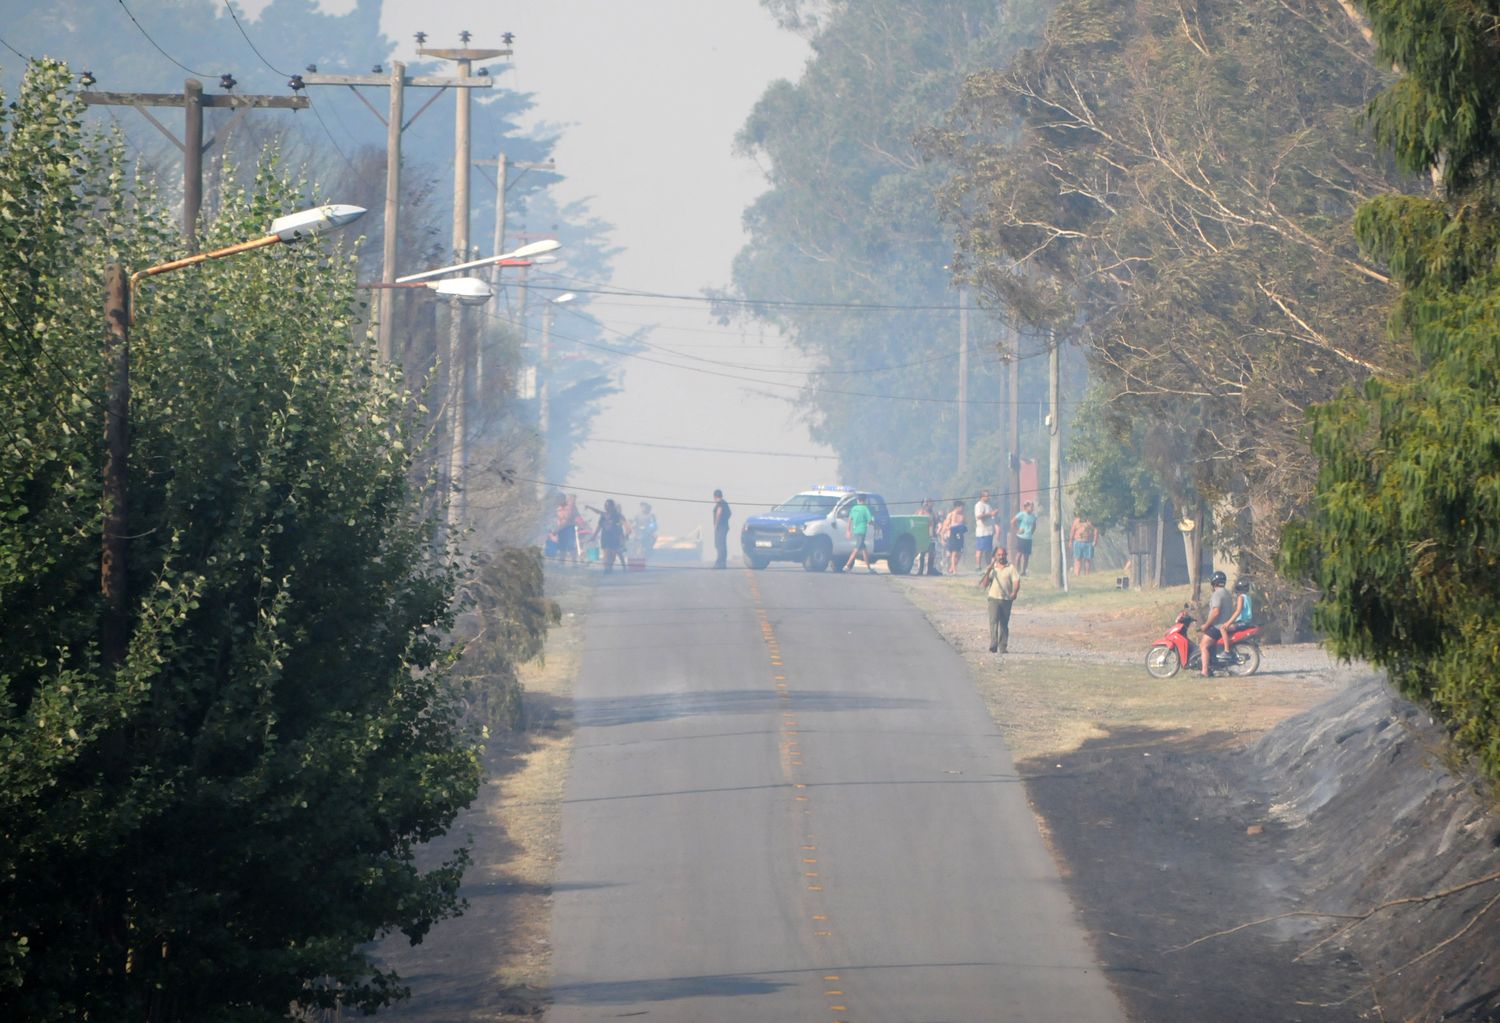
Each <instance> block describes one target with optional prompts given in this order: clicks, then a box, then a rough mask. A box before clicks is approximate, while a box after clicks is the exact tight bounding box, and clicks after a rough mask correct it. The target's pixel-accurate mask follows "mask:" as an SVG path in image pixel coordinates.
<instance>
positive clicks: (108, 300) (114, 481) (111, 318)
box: [99, 263, 130, 672]
mask: <svg viewBox="0 0 1500 1023" xmlns="http://www.w3.org/2000/svg"><path fill="white" fill-rule="evenodd" d="M104 289H105V290H104V329H105V334H104V347H105V352H106V355H107V357H108V360H109V364H110V376H109V397H108V401H107V404H106V407H105V413H104V415H105V419H104V551H103V554H102V557H101V560H100V563H99V584H100V589H101V590H102V591H103V593H104V629H103V635H102V636H101V637H100V650H99V652H100V654H101V656H102V659H103V661H104V668H105V670H106V671H110V672H112V671H114V670H115V669H117V668H119V667H120V665H121V664H124V663H125V647H126V636H127V635H128V629H127V628H126V618H127V615H126V608H127V604H126V594H125V585H126V583H125V581H126V574H125V559H126V557H127V556H128V555H129V553H130V541H129V539H128V536H129V532H128V530H127V523H126V517H125V507H126V506H125V500H126V497H127V488H128V485H129V476H128V472H129V469H128V459H129V450H130V440H129V436H128V434H127V433H126V431H127V430H128V429H129V425H128V424H129V414H130V411H129V410H130V287H129V285H128V284H127V283H126V276H125V268H124V267H122V266H121V265H120V264H119V263H110V264H109V265H108V266H106V267H105V268H104Z"/></svg>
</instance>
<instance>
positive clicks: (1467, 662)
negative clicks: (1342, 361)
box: [1284, 0, 1500, 777]
mask: <svg viewBox="0 0 1500 1023" xmlns="http://www.w3.org/2000/svg"><path fill="white" fill-rule="evenodd" d="M1365 6H1366V8H1367V9H1368V10H1369V12H1370V15H1371V20H1372V22H1373V24H1374V28H1375V32H1376V36H1377V39H1378V41H1379V43H1380V46H1381V50H1382V52H1383V54H1384V56H1385V57H1387V58H1388V59H1389V60H1391V62H1392V63H1393V64H1395V65H1396V66H1398V67H1400V68H1401V69H1402V70H1403V77H1402V78H1401V80H1400V81H1399V82H1398V83H1397V84H1396V85H1395V86H1393V87H1392V88H1391V89H1390V90H1388V91H1387V92H1386V93H1385V94H1383V95H1382V96H1381V97H1380V98H1379V99H1377V101H1376V102H1375V104H1374V106H1373V112H1374V119H1375V125H1376V129H1377V133H1378V135H1379V136H1380V137H1381V138H1382V139H1383V140H1385V141H1387V142H1388V143H1390V144H1391V145H1392V147H1393V148H1394V150H1395V152H1396V155H1397V157H1398V158H1399V159H1400V160H1401V162H1402V163H1403V164H1404V165H1405V166H1406V167H1407V168H1409V169H1411V170H1415V171H1433V172H1435V174H1436V175H1437V176H1438V177H1439V178H1440V179H1441V184H1442V196H1441V198H1438V199H1425V198H1415V197H1410V196H1388V197H1384V198H1381V199H1377V200H1374V201H1372V202H1370V203H1367V204H1366V205H1365V206H1364V207H1363V208H1362V209H1361V211H1360V214H1359V218H1358V222H1357V225H1356V226H1357V229H1358V233H1359V236H1360V241H1361V242H1362V243H1363V244H1364V246H1365V247H1366V248H1367V249H1368V250H1369V251H1370V252H1371V253H1373V254H1374V255H1375V256H1376V257H1378V258H1379V259H1381V260H1382V261H1384V262H1385V263H1386V264H1387V265H1388V266H1389V267H1390V268H1391V270H1392V272H1393V273H1394V275H1395V276H1396V278H1397V279H1398V280H1399V281H1400V283H1401V284H1402V286H1403V288H1404V291H1403V294H1402V299H1401V303H1400V307H1399V309H1398V311H1397V314H1396V317H1395V320H1394V324H1393V326H1394V329H1395V331H1396V333H1397V334H1398V335H1399V336H1405V337H1406V338H1409V339H1410V341H1411V344H1412V347H1413V349H1414V351H1415V354H1416V356H1417V359H1418V363H1419V367H1420V368H1419V370H1418V371H1417V372H1416V373H1415V374H1414V375H1412V376H1410V377H1404V378H1400V379H1387V380H1380V381H1372V382H1370V383H1368V384H1367V385H1365V387H1364V388H1363V389H1362V390H1360V391H1358V392H1356V393H1350V394H1347V395H1345V396H1344V397H1341V398H1339V399H1338V400H1336V401H1333V402H1330V403H1328V404H1326V405H1324V406H1322V407H1320V408H1318V409H1316V410H1315V411H1314V412H1313V415H1312V443H1313V449H1314V451H1315V453H1316V454H1317V456H1318V458H1319V462H1320V467H1321V468H1320V475H1319V479H1318V488H1317V494H1316V499H1315V505H1314V511H1313V513H1312V515H1311V516H1310V517H1309V519H1308V520H1307V521H1305V522H1302V523H1299V524H1297V525H1296V526H1294V527H1293V528H1292V529H1291V530H1290V531H1289V533H1288V535H1287V539H1286V546H1285V551H1284V563H1285V565H1286V567H1287V568H1288V569H1290V570H1291V571H1294V572H1299V573H1302V574H1304V575H1306V576H1307V577H1309V578H1310V579H1312V580H1313V581H1314V582H1315V583H1316V584H1317V585H1318V586H1319V587H1320V588H1321V589H1322V591H1323V593H1324V598H1323V600H1322V602H1321V603H1320V604H1319V606H1318V608H1317V611H1316V619H1317V622H1318V624H1319V625H1320V626H1321V628H1322V629H1324V630H1325V631H1326V632H1327V634H1328V635H1329V637H1330V639H1331V641H1332V642H1333V644H1334V646H1335V649H1337V650H1338V652H1339V653H1340V654H1343V655H1345V656H1349V657H1364V658H1368V659H1369V660H1371V661H1372V662H1374V663H1376V664H1379V665H1381V666H1383V667H1385V668H1387V669H1388V670H1389V671H1390V673H1391V677H1392V678H1393V680H1394V681H1395V682H1396V683H1397V684H1398V685H1399V686H1400V687H1401V689H1402V690H1403V691H1404V692H1405V693H1406V694H1407V695H1409V696H1411V697H1413V698H1414V699H1418V700H1422V701H1424V702H1425V703H1427V704H1428V705H1429V706H1431V707H1433V709H1434V710H1435V711H1437V712H1438V713H1439V714H1440V715H1441V716H1442V717H1443V718H1444V719H1446V720H1447V721H1448V722H1449V723H1450V724H1451V726H1452V728H1453V730H1454V732H1455V735H1456V737H1457V738H1458V740H1459V741H1460V742H1462V743H1463V744H1464V745H1465V747H1467V748H1468V749H1471V750H1473V751H1474V752H1476V753H1477V755H1478V756H1479V758H1480V760H1481V762H1482V764H1483V766H1484V768H1485V769H1486V770H1487V771H1488V772H1489V773H1490V774H1491V775H1493V776H1495V777H1500V268H1497V265H1496V256H1497V253H1500V205H1497V198H1500V194H1497V188H1496V185H1497V180H1500V179H1497V177H1496V175H1495V172H1494V168H1495V167H1496V160H1497V157H1500V130H1497V128H1496V125H1495V121H1494V117H1493V112H1494V111H1495V109H1496V108H1497V103H1500V76H1497V73H1496V72H1497V71H1500V59H1497V55H1496V52H1495V49H1494V46H1493V45H1492V35H1491V33H1492V31H1493V26H1492V24H1491V22H1490V20H1489V16H1488V15H1482V14H1479V13H1477V12H1476V11H1475V9H1474V8H1473V7H1472V5H1467V4H1461V3H1458V2H1455V0H1431V2H1426V3H1412V2H1409V0H1366V4H1365Z"/></svg>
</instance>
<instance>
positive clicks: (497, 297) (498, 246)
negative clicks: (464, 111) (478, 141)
mask: <svg viewBox="0 0 1500 1023" xmlns="http://www.w3.org/2000/svg"><path fill="white" fill-rule="evenodd" d="M474 165H475V166H477V167H494V168H495V230H494V234H493V236H492V237H491V239H490V251H491V253H492V254H493V255H496V256H498V255H500V253H502V252H504V251H505V193H506V190H507V189H509V187H510V169H511V168H512V167H514V168H516V169H517V170H519V171H520V172H521V173H522V174H524V173H526V172H527V171H533V170H539V171H555V170H557V164H556V162H555V161H553V160H547V161H545V162H543V163H526V162H523V161H519V160H510V159H508V158H507V157H506V155H505V150H503V149H502V150H500V152H499V153H498V154H497V155H496V157H495V159H493V160H475V161H474ZM502 269H503V268H502V267H501V266H500V264H499V263H496V264H495V265H494V266H493V267H491V268H490V287H492V288H494V289H495V294H494V295H493V296H492V297H491V299H490V315H491V317H493V318H494V319H496V320H498V319H499V318H500V303H501V301H502V299H501V292H500V275H501V273H502ZM522 272H523V273H524V272H525V271H524V270H523V271H522ZM474 390H475V393H477V394H483V393H484V352H483V351H482V350H481V351H480V352H479V354H478V357H477V358H476V359H475V361H474Z"/></svg>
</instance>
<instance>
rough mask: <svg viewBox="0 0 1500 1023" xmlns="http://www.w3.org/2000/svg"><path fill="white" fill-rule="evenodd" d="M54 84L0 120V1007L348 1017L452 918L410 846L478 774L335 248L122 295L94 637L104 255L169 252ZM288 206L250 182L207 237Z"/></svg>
mask: <svg viewBox="0 0 1500 1023" xmlns="http://www.w3.org/2000/svg"><path fill="white" fill-rule="evenodd" d="M82 113H83V111H82V105H81V103H80V102H79V101H78V100H77V98H76V97H75V96H74V95H73V94H72V91H71V88H70V86H69V74H68V71H67V69H66V68H65V67H63V66H62V65H59V64H55V63H43V64H38V65H35V66H33V68H32V69H31V71H30V73H29V74H28V75H27V77H26V79H25V81H24V84H23V86H22V89H21V92H20V94H19V96H18V98H17V100H16V103H15V104H14V105H13V106H12V107H9V108H7V109H4V110H0V118H3V120H0V281H3V282H4V287H3V288H0V345H3V349H0V424H3V425H0V620H3V621H4V622H5V623H6V642H5V643H4V644H3V645H0V921H3V923H0V1015H4V1016H5V1017H6V1018H10V1019H27V1020H63V1019H68V1020H72V1019H79V1018H90V1019H119V1020H200V1019H224V1020H271V1019H280V1018H282V1017H284V1016H285V1014H286V1013H287V1012H288V1011H289V1007H290V1006H291V1005H292V1004H293V1003H302V1004H330V1003H331V1002H332V1001H333V1000H334V999H335V998H336V997H339V998H342V999H343V1000H344V1001H345V1002H346V1003H347V1004H350V1005H353V1006H357V1007H361V1008H374V1007H376V1006H378V1005H381V1004H384V1003H386V1002H388V1001H390V1000H391V999H393V998H395V997H398V996H399V995H400V993H401V987H400V983H399V979H398V978H396V977H394V976H392V975H390V974H388V973H385V972H382V971H380V970H378V969H377V968H376V967H374V966H373V965H372V964H371V962H369V961H368V959H367V958H366V956H365V954H364V953H363V952H362V951H361V948H362V946H363V945H364V944H365V943H366V942H368V941H370V940H371V939H373V938H374V937H376V936H377V935H380V934H382V933H386V932H390V931H394V930H400V931H402V932H404V933H405V934H407V935H409V936H410V937H411V938H412V939H413V940H416V939H419V938H420V937H421V936H422V935H423V933H424V932H425V931H426V930H427V929H428V928H429V927H430V926H431V924H432V923H433V922H434V921H436V920H437V919H439V918H441V917H443V916H444V915H447V914H450V913H452V912H454V911H455V909H456V907H457V905H458V899H457V888H458V882H459V878H460V874H461V871H462V868H463V865H464V861H465V858H466V857H465V855H464V854H463V853H462V852H460V853H459V854H457V855H455V856H454V857H452V858H451V859H450V860H448V861H447V862H444V863H442V864H440V865H438V866H436V867H434V868H432V869H428V870H423V869H420V868H418V866H417V865H416V863H415V862H414V851H415V849H416V847H417V846H418V845H419V844H420V843H422V842H424V841H426V840H428V839H431V838H433V837H434V836H436V835H438V834H441V832H442V831H443V829H444V828H445V827H446V826H447V825H448V824H449V823H451V821H452V820H453V818H454V816H455V815H456V813H457V812H458V810H459V809H460V808H461V807H462V806H464V805H465V804H466V803H468V802H469V801H470V800H471V799H472V797H473V795H474V794H475V792H476V789H477V784H478V766H477V756H476V750H475V749H474V748H473V747H472V746H471V745H470V744H469V743H467V742H466V741H465V740H464V738H463V735H462V732H461V730H460V727H459V724H458V721H457V716H456V712H455V710H454V708H453V706H452V703H451V701H450V699H449V698H448V696H447V695H446V694H447V689H446V682H445V665H446V662H447V653H446V651H445V648H444V645H443V642H442V639H441V637H442V633H443V630H444V628H445V626H446V625H447V623H448V622H449V620H450V616H451V610H450V604H451V599H450V598H451V595H452V592H453V585H454V572H453V569H452V566H451V563H450V562H449V561H448V560H447V559H446V558H445V557H443V556H441V555H435V554H434V547H433V544H432V535H431V530H430V528H429V525H428V523H427V522H426V521H424V520H423V518H422V517H421V515H420V514H419V513H418V511H417V507H418V506H417V503H416V500H415V495H414V494H413V491H412V487H411V484H410V483H409V482H408V468H409V466H410V465H411V458H412V442H411V439H410V435H409V432H408V428H407V424H406V420H405V410H406V408H407V404H406V398H405V396H404V395H402V394H401V393H400V392H399V391H398V390H397V389H396V388H394V387H393V386H392V383H391V381H390V380H388V379H387V378H386V377H385V376H384V375H383V374H381V373H380V372H379V371H378V370H377V369H376V367H375V365H374V363H373V361H372V359H371V351H370V347H369V345H368V343H367V342H366V341H365V340H364V339H358V340H353V339H352V338H351V331H350V325H351V323H352V322H353V318H354V310H355V289H354V283H355V282H354V275H353V272H352V268H353V267H352V260H351V259H350V258H348V257H343V256H337V257H335V256H329V255H328V254H327V253H326V251H325V250H324V249H322V248H319V247H316V246H306V247H281V246H278V247H275V248H273V249H271V250H268V251H266V252H261V253H252V254H248V255H245V256H240V257H238V258H236V259H232V260H223V261H219V262H215V263H210V264H207V265H205V266H203V267H200V268H195V269H192V270H187V271H182V272H179V273H177V274H172V275H167V276H164V277H160V278H153V279H150V280H148V281H147V282H146V283H144V284H143V285H142V286H141V288H140V289H139V293H138V294H137V296H136V299H137V301H136V318H135V324H134V327H133V331H132V347H133V352H134V354H135V359H134V365H133V383H134V394H133V401H132V405H131V410H130V412H131V425H132V434H133V438H132V440H133V447H132V452H131V468H132V485H131V492H130V502H129V521H130V528H131V545H130V556H129V561H128V564H129V578H130V579H131V581H132V589H131V593H130V642H129V649H128V654H127V657H126V660H125V663H124V664H123V665H121V666H120V667H119V668H118V670H114V671H111V670H109V669H107V668H106V667H105V666H104V665H103V664H102V663H101V659H100V655H99V647H98V642H97V636H98V635H99V631H100V623H101V620H102V611H103V609H102V606H101V599H100V597H99V593H98V565H99V559H98V547H99V536H100V528H101V515H100V500H101V493H100V486H99V482H98V476H99V472H98V466H99V464H100V462H101V453H102V445H101V441H100V438H101V435H102V429H101V427H102V423H103V407H102V395H103V385H102V381H103V379H104V375H105V374H104V366H103V362H102V358H101V353H100V351H99V347H100V337H101V335H102V324H101V315H100V310H101V306H102V299H101V296H102V294H103V291H102V288H103V282H102V273H101V270H102V267H103V265H104V264H105V262H106V261H107V260H109V259H120V260H122V261H124V262H125V263H126V265H127V266H131V267H135V268H141V267H145V266H148V265H151V264H152V263H155V262H160V261H162V260H164V259H166V258H170V257H172V256H175V255H179V254H180V253H179V252H176V251H174V249H175V248H176V246H178V245H179V244H180V242H178V241H177V239H176V236H175V231H174V229H173V225H172V223H171V222H170V221H171V218H170V217H169V216H168V215H167V213H166V212H165V211H164V210H163V209H162V207H161V206H160V205H159V204H158V203H157V202H156V201H155V200H154V198H153V197H152V196H150V195H149V194H146V193H143V192H133V191H132V189H131V188H130V185H129V182H128V181H127V180H126V178H125V176H124V174H123V172H122V169H121V168H122V166H123V157H122V154H121V152H120V151H119V149H118V147H115V148H113V149H111V148H110V147H109V146H106V145H103V144H101V143H100V142H98V141H96V140H94V139H91V138H90V137H88V136H86V135H85V133H84V132H83V130H82V128H81V117H82ZM306 204H307V199H306V197H305V196H303V195H301V194H300V190H299V189H296V188H293V187H292V186H290V185H288V184H284V183H282V182H280V181H278V180H277V179H275V178H274V176H273V175H272V174H271V173H270V172H269V171H266V172H263V173H262V174H261V175H260V177H259V178H258V180H257V182H256V184H255V187H254V188H253V189H252V190H248V191H245V192H239V193H231V194H229V195H227V196H226V197H225V198H224V201H223V204H222V207H221V214H220V217H219V219H218V220H217V222H215V223H214V224H213V225H212V226H211V227H210V228H209V229H208V231H207V233H206V236H205V237H204V239H203V243H204V245H205V246H217V245H224V244H229V243H232V242H234V241H239V240H242V239H245V238H249V237H255V236H257V235H259V234H261V233H262V232H263V231H264V230H265V225H266V224H267V223H268V222H269V220H270V219H271V218H272V217H273V216H275V215H277V214H279V213H282V212H286V211H287V209H288V208H293V207H295V206H300V205H306Z"/></svg>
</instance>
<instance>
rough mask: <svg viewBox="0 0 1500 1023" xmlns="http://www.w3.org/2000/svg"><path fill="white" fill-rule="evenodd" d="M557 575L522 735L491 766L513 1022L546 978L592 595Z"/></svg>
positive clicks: (526, 681)
mask: <svg viewBox="0 0 1500 1023" xmlns="http://www.w3.org/2000/svg"><path fill="white" fill-rule="evenodd" d="M559 575H560V576H561V579H560V580H557V581H556V582H557V585H555V586H554V580H553V579H551V578H549V580H548V588H549V591H554V592H552V596H553V597H554V598H555V599H556V600H557V601H558V602H559V603H560V604H561V605H562V609H563V619H562V622H561V624H559V625H556V626H554V627H553V628H552V630H551V631H550V633H549V635H548V637H547V651H546V654H545V656H544V658H543V659H541V660H539V661H536V662H533V663H531V664H528V665H526V666H524V667H523V668H522V670H521V681H522V684H523V685H524V686H525V707H526V728H525V730H524V731H522V732H519V733H517V734H516V735H514V736H512V737H510V738H509V739H508V740H507V741H505V742H503V743H501V744H499V745H500V749H499V751H498V752H499V759H500V761H501V763H500V764H499V765H498V766H499V768H500V770H502V771H503V772H504V773H503V775H502V776H500V777H497V778H496V779H495V782H494V783H495V784H497V785H499V787H500V797H499V799H498V800H495V801H493V802H492V803H491V807H492V809H491V810H490V813H491V814H492V815H493V816H494V818H495V822H496V823H497V824H503V826H504V828H505V834H506V837H507V839H508V845H509V849H508V853H509V855H508V856H507V857H506V859H505V860H504V862H503V863H501V864H498V866H499V867H500V869H502V870H503V872H504V874H505V876H506V878H507V880H508V881H509V882H510V885H509V889H510V894H507V895H506V896H505V898H506V899H507V901H509V902H510V903H511V905H510V906H509V907H507V909H506V912H505V917H506V919H507V920H508V921H509V928H508V933H507V935H506V940H505V943H504V948H503V950H502V955H501V959H500V962H499V963H498V968H497V970H496V980H497V981H498V983H499V985H500V987H501V989H502V990H504V991H507V992H509V993H510V994H511V995H512V1000H513V1001H514V1002H515V1003H516V1004H515V1006H514V1008H515V1014H516V1015H527V1014H528V1013H529V1010H530V1009H531V1008H532V1007H533V1006H532V1005H531V999H530V998H528V992H530V993H532V994H533V995H535V996H538V997H539V996H540V994H541V992H542V991H544V990H545V987H546V983H547V977H548V973H549V967H550V962H551V952H552V949H551V945H550V944H549V942H548V935H549V932H550V929H551V917H552V894H551V891H552V881H553V877H554V875H555V872H556V870H557V861H558V857H559V855H560V853H561V821H562V798H563V788H564V786H565V784H566V783H567V777H568V758H569V755H570V754H571V752H572V747H573V722H572V713H571V710H570V706H571V701H572V686H573V679H574V677H575V676H576V674H577V670H578V659H579V652H580V648H581V646H582V637H583V617H584V613H585V612H586V610H587V606H588V603H589V597H590V595H591V594H592V592H593V588H592V586H591V585H590V582H591V580H582V579H575V578H573V577H570V576H569V575H568V574H567V573H559ZM502 1018H505V1017H502Z"/></svg>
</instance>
